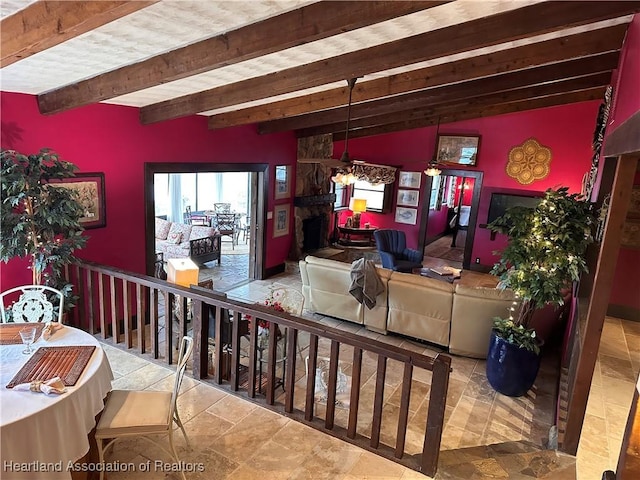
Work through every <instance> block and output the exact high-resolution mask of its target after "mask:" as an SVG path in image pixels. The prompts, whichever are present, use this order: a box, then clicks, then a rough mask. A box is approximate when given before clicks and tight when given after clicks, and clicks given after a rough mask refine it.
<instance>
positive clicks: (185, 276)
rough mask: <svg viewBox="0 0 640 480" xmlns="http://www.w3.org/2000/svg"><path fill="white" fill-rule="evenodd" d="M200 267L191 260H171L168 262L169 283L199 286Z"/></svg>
mask: <svg viewBox="0 0 640 480" xmlns="http://www.w3.org/2000/svg"><path fill="white" fill-rule="evenodd" d="M198 273H199V269H198V266H197V265H196V264H195V263H193V260H191V259H190V258H170V259H169V260H167V281H168V282H171V283H175V284H176V285H181V286H183V287H190V286H191V285H197V284H198Z"/></svg>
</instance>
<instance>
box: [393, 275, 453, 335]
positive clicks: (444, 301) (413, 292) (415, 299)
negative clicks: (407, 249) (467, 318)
mask: <svg viewBox="0 0 640 480" xmlns="http://www.w3.org/2000/svg"><path fill="white" fill-rule="evenodd" d="M387 301H388V303H389V315H388V317H387V330H389V331H391V332H396V333H400V334H403V335H409V336H411V337H415V338H419V339H422V340H426V341H428V342H433V343H437V344H438V345H443V346H448V345H449V325H450V323H451V307H452V304H453V285H451V284H450V283H447V282H443V281H441V280H436V279H433V278H428V277H422V276H420V275H412V274H409V273H399V272H393V273H392V274H391V278H390V279H389V297H388V300H387Z"/></svg>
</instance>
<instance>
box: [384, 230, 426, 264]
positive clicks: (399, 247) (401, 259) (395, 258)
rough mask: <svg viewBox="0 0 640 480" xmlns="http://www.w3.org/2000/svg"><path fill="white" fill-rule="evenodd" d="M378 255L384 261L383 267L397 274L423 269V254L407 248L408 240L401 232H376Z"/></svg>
mask: <svg viewBox="0 0 640 480" xmlns="http://www.w3.org/2000/svg"><path fill="white" fill-rule="evenodd" d="M373 236H374V237H375V239H376V246H377V248H378V253H379V254H380V258H381V259H382V266H383V267H384V268H389V269H391V270H395V271H397V272H411V270H413V269H414V268H421V267H422V257H423V255H422V252H420V251H418V250H413V249H411V248H407V239H406V237H405V234H404V232H402V231H400V230H387V229H381V230H376V231H375V232H374V233H373Z"/></svg>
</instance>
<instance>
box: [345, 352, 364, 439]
mask: <svg viewBox="0 0 640 480" xmlns="http://www.w3.org/2000/svg"><path fill="white" fill-rule="evenodd" d="M361 374H362V349H361V348H358V347H353V367H352V368H351V396H350V398H349V427H348V429H347V437H349V438H356V428H357V427H358V407H359V402H360V376H361Z"/></svg>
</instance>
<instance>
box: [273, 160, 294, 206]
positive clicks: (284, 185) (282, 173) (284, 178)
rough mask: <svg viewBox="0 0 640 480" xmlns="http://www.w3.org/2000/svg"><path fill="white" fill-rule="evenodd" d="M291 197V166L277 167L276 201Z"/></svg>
mask: <svg viewBox="0 0 640 480" xmlns="http://www.w3.org/2000/svg"><path fill="white" fill-rule="evenodd" d="M290 196H291V166H290V165H277V166H276V194H275V198H276V200H278V199H281V198H289V197H290Z"/></svg>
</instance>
